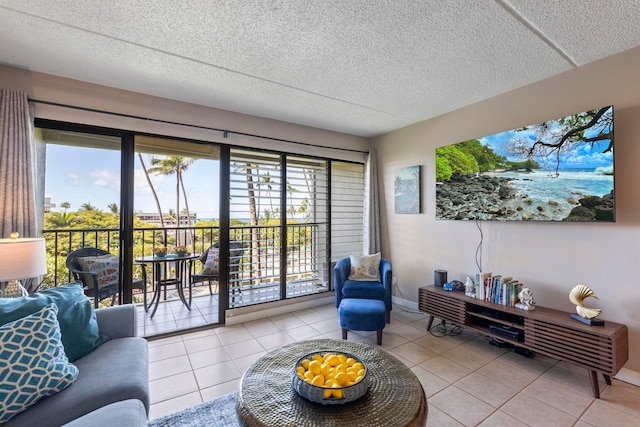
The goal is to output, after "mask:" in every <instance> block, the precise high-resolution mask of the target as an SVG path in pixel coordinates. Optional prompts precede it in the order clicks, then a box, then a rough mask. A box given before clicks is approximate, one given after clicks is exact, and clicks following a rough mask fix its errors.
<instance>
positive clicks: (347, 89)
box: [0, 0, 640, 136]
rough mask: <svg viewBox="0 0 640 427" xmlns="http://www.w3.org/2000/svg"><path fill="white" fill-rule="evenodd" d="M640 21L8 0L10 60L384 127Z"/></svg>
mask: <svg viewBox="0 0 640 427" xmlns="http://www.w3.org/2000/svg"><path fill="white" fill-rule="evenodd" d="M639 21H640V2H639V1H637V0H604V1H594V0H562V1H550V0H508V1H506V0H478V1H470V0H414V1H409V0H393V1H390V0H341V1H340V0H317V1H312V0H289V1H285V0H269V1H248V0H230V1H211V0H188V1H187V0H185V1H171V0H155V1H152V0H149V1H131V0H110V1H95V0H76V1H70V0H0V64H5V65H10V66H15V67H20V68H26V69H30V70H33V71H38V72H43V73H48V74H53V75H59V76H63V77H69V78H73V79H77V80H82V81H87V82H91V83H97V84H102V85H106V86H111V87H116V88H121V89H126V90H131V91H136V92H142V93H146V94H151V95H156V96H161V97H166V98H171V99H176V100H181V101H186V102H191V103H195V104H200V105H205V106H211V107H216V108H222V109H225V110H230V111H236V112H241V113H246V114H252V115H257V116H262V117H268V118H273V119H278V120H283V121H287V122H293V123H299V124H304V125H309V126H315V127H319V128H324V129H331V130H336V131H340V132H346V133H350V134H355V135H362V136H375V135H378V134H381V133H385V132H388V131H390V130H393V129H397V128H400V127H403V126H406V125H409V124H411V123H415V122H417V121H421V120H425V119H428V118H431V117H434V116H437V115H440V114H443V113H446V112H449V111H452V110H455V109H457V108H460V107H463V106H466V105H469V104H472V103H475V102H478V101H481V100H483V99H486V98H489V97H492V96H495V95H498V94H500V93H503V92H507V91H509V90H512V89H515V88H518V87H520V86H523V85H526V84H529V83H532V82H535V81H538V80H542V79H545V78H547V77H550V76H553V75H555V74H558V73H561V72H563V71H567V70H570V69H572V68H575V67H579V66H582V65H584V64H587V63H589V62H591V61H595V60H598V59H601V58H604V57H606V56H609V55H612V54H615V53H618V52H621V51H624V50H627V49H630V48H633V47H635V46H638V45H640V25H639V24H638V22H639ZM0 86H1V82H0Z"/></svg>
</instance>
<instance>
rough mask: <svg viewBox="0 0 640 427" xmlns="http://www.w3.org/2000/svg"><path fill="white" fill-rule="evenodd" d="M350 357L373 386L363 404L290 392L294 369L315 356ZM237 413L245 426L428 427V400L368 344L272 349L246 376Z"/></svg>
mask: <svg viewBox="0 0 640 427" xmlns="http://www.w3.org/2000/svg"><path fill="white" fill-rule="evenodd" d="M316 351H318V352H323V351H332V352H346V353H351V354H353V355H355V356H356V357H357V358H358V359H360V360H362V361H363V362H364V363H365V365H366V366H367V369H369V375H370V377H371V382H370V385H369V390H368V391H367V392H366V393H365V395H364V396H362V397H361V398H360V399H358V400H356V401H354V402H349V403H345V404H344V405H322V404H319V403H314V402H311V401H309V400H307V399H305V398H304V397H302V396H300V395H299V394H298V393H297V392H296V391H295V390H294V389H293V387H292V384H291V380H292V377H291V375H292V371H293V368H294V364H295V363H296V362H297V361H298V359H300V358H301V357H302V356H304V355H306V354H308V353H312V352H316ZM236 410H237V412H238V419H239V420H240V422H241V424H242V425H244V426H249V427H265V426H274V427H275V426H278V427H281V426H299V427H314V426H345V427H355V426H366V427H389V426H420V427H422V426H424V425H425V424H426V420H427V398H426V396H425V393H424V390H423V388H422V385H421V384H420V381H419V380H418V378H417V377H416V376H415V374H414V373H413V372H412V371H411V370H410V369H409V368H407V366H406V365H405V364H404V363H402V362H401V361H399V360H398V359H397V358H395V357H393V356H392V355H390V354H388V353H387V352H385V351H384V350H382V349H380V348H378V347H373V346H371V345H369V344H364V343H359V342H353V341H338V340H331V339H315V340H307V341H299V342H295V343H291V344H287V345H284V346H282V347H280V348H277V349H275V350H272V351H270V352H268V353H267V354H265V355H264V356H262V357H261V358H260V359H258V360H257V361H256V362H255V363H254V364H253V365H251V366H250V367H249V368H248V369H247V370H246V371H245V373H244V374H243V376H242V379H241V380H240V384H239V386H238V396H237V399H236Z"/></svg>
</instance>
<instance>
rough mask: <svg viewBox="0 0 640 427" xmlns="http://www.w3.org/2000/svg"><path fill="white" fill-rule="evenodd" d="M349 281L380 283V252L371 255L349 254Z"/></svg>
mask: <svg viewBox="0 0 640 427" xmlns="http://www.w3.org/2000/svg"><path fill="white" fill-rule="evenodd" d="M349 258H350V262H351V271H350V272H349V280H359V281H368V282H371V281H375V282H379V281H380V252H378V253H377V254H373V255H363V254H351V255H349Z"/></svg>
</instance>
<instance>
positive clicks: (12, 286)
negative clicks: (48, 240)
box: [0, 233, 47, 298]
mask: <svg viewBox="0 0 640 427" xmlns="http://www.w3.org/2000/svg"><path fill="white" fill-rule="evenodd" d="M46 272H47V256H46V249H45V245H44V239H43V238H18V233H11V238H10V239H0V282H9V284H8V285H7V286H6V287H5V288H4V290H3V291H2V293H1V294H0V297H3V298H12V297H20V296H26V295H28V292H27V290H26V289H25V288H24V287H23V286H22V285H21V284H20V282H18V281H19V280H21V279H30V278H32V277H38V276H41V275H43V274H46Z"/></svg>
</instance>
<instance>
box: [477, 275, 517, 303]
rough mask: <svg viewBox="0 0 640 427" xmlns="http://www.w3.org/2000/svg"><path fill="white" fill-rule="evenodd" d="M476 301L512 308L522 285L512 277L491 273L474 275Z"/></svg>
mask: <svg viewBox="0 0 640 427" xmlns="http://www.w3.org/2000/svg"><path fill="white" fill-rule="evenodd" d="M474 284H475V290H476V299H480V300H483V301H488V302H492V303H494V304H500V305H506V306H510V307H513V306H515V305H516V303H517V302H518V294H519V293H520V291H521V290H522V283H520V282H518V281H517V280H515V279H514V278H513V277H502V276H501V275H493V274H491V273H476V280H475V283H474Z"/></svg>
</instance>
